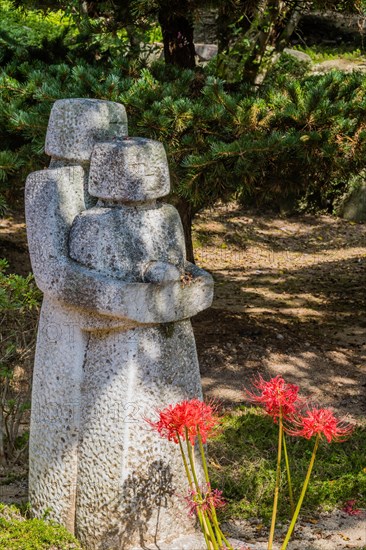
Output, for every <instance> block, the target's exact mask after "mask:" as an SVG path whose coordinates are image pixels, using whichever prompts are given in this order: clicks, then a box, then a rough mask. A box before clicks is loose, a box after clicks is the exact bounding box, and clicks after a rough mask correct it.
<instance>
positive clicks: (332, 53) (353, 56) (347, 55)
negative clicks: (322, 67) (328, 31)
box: [294, 44, 365, 63]
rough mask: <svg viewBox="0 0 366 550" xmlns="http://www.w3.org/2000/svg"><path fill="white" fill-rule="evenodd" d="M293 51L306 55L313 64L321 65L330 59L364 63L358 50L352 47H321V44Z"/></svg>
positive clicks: (301, 47)
mask: <svg viewBox="0 0 366 550" xmlns="http://www.w3.org/2000/svg"><path fill="white" fill-rule="evenodd" d="M294 49H296V50H298V51H299V52H303V53H306V54H308V55H309V56H310V57H311V59H312V61H313V63H321V62H322V61H329V60H332V59H339V58H342V59H348V60H350V61H364V60H365V55H364V54H363V53H362V52H361V50H360V49H354V46H352V45H345V46H342V45H341V44H339V45H337V46H323V45H322V44H314V45H313V46H311V47H303V46H299V45H297V46H295V47H294Z"/></svg>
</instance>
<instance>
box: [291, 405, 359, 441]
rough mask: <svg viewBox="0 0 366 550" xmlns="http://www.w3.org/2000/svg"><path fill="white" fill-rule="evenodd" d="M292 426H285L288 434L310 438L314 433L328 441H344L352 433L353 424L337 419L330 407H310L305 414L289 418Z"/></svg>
mask: <svg viewBox="0 0 366 550" xmlns="http://www.w3.org/2000/svg"><path fill="white" fill-rule="evenodd" d="M291 424H292V426H293V427H290V428H287V429H286V431H287V433H289V434H290V435H294V436H300V437H305V439H310V438H311V437H313V436H314V435H320V436H321V437H322V436H324V437H325V439H326V440H327V441H328V443H331V442H332V441H338V442H341V441H345V440H346V439H347V438H348V437H349V436H350V435H351V433H352V431H353V426H352V425H351V424H348V423H347V422H344V421H342V420H339V419H337V418H336V417H335V416H334V414H333V412H332V411H331V410H330V409H317V408H312V409H309V410H308V411H306V412H305V414H298V415H295V416H294V417H292V418H291Z"/></svg>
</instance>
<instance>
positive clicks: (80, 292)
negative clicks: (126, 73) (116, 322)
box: [25, 166, 213, 323]
mask: <svg viewBox="0 0 366 550" xmlns="http://www.w3.org/2000/svg"><path fill="white" fill-rule="evenodd" d="M25 202H26V222H27V232H28V243H29V251H30V256H31V262H32V268H33V272H34V276H35V279H36V283H37V285H38V287H39V288H40V289H41V290H42V292H44V294H45V295H47V296H48V297H50V298H51V299H54V300H57V301H60V302H63V303H65V304H66V305H68V306H71V307H74V308H79V309H82V310H86V311H90V312H93V313H98V314H100V315H106V316H109V317H119V318H127V319H130V320H133V321H136V322H142V323H165V322H170V321H175V320H179V319H183V318H187V317H191V316H192V315H195V314H196V313H198V312H199V311H201V310H203V309H205V308H207V307H209V305H210V304H211V302H212V295H213V281H212V278H211V276H210V275H209V274H207V273H206V272H205V271H203V270H200V269H199V268H196V267H195V266H192V267H191V268H190V269H192V274H194V279H195V280H194V282H192V284H190V285H185V284H184V283H183V282H181V281H167V282H166V283H162V284H156V283H125V282H123V281H120V280H118V279H113V278H110V277H105V276H103V275H101V274H100V273H98V272H96V271H93V270H89V269H87V268H85V267H83V266H81V265H79V264H78V263H76V262H74V261H73V260H71V259H70V258H69V255H68V236H69V231H70V228H71V225H72V222H73V220H74V218H75V216H76V215H77V214H79V213H80V212H81V211H82V210H84V208H85V206H84V170H83V168H82V167H80V166H68V167H62V168H58V169H53V170H42V171H39V172H34V173H33V174H30V175H29V176H28V179H27V182H26V198H25ZM187 265H188V264H187ZM190 265H191V264H190Z"/></svg>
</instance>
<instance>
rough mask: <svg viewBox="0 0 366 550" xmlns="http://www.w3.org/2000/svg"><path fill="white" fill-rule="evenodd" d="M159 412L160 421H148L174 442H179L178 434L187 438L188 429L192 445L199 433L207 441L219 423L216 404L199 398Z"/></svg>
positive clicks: (163, 435) (203, 440)
mask: <svg viewBox="0 0 366 550" xmlns="http://www.w3.org/2000/svg"><path fill="white" fill-rule="evenodd" d="M157 413H158V415H159V420H158V421H156V422H153V421H152V420H147V422H148V423H149V424H150V426H151V427H152V428H154V430H156V431H157V432H158V433H159V434H160V435H161V437H164V438H166V439H168V440H169V441H174V443H178V436H179V437H180V438H181V439H183V440H185V439H186V431H187V432H188V439H189V441H190V442H191V444H192V445H194V443H195V440H196V437H197V435H198V433H199V434H200V436H201V438H202V442H203V443H206V441H207V438H208V437H210V436H211V435H213V433H214V432H215V429H216V428H217V426H218V423H219V418H218V417H217V415H216V411H215V408H214V406H213V405H209V404H206V403H204V402H203V401H200V400H199V399H191V400H190V401H182V402H181V403H177V404H176V405H169V406H168V407H166V408H165V409H162V410H157Z"/></svg>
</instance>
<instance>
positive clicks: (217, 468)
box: [209, 407, 366, 521]
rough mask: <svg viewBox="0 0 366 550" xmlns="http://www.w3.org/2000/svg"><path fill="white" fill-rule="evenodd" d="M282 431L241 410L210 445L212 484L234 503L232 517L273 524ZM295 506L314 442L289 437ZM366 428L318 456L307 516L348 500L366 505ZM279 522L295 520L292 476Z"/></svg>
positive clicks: (283, 494) (256, 412)
mask: <svg viewBox="0 0 366 550" xmlns="http://www.w3.org/2000/svg"><path fill="white" fill-rule="evenodd" d="M277 438H278V428H277V427H276V426H274V424H273V421H272V420H271V419H270V418H269V417H268V416H266V415H265V414H264V413H263V412H262V411H261V410H259V409H255V408H249V409H248V408H244V407H243V408H241V409H237V410H236V411H234V412H233V413H231V414H228V415H226V417H225V420H224V424H223V431H222V433H221V435H220V436H219V437H218V438H217V439H216V440H215V441H213V442H212V443H211V444H210V448H209V451H210V457H211V478H212V481H213V482H214V483H215V485H217V486H218V487H220V489H223V493H224V496H225V497H226V498H227V499H228V508H227V511H226V514H227V515H228V516H229V517H235V516H236V517H238V516H244V517H251V516H258V517H261V518H263V519H265V520H266V521H269V520H270V517H271V512H272V504H273V490H274V484H275V474H276V449H277ZM287 441H288V444H287V447H288V452H289V458H290V463H291V468H292V481H293V487H294V494H295V500H296V498H298V496H299V494H300V491H301V487H302V483H303V481H304V478H305V475H306V471H307V468H308V465H309V461H310V457H311V453H312V450H313V446H314V441H306V440H304V439H295V438H291V437H288V438H287ZM365 453H366V438H365V428H358V429H357V430H356V431H355V432H354V434H353V435H352V436H351V439H350V440H349V441H346V442H344V443H333V444H330V445H329V444H326V443H324V444H323V445H322V446H321V448H320V449H319V451H318V456H317V461H316V463H315V466H314V470H313V475H312V479H311V481H310V485H309V488H308V492H307V495H306V498H305V501H304V506H303V511H302V514H305V515H306V514H309V513H311V512H313V511H315V510H316V509H318V508H319V507H320V508H322V509H327V510H329V509H333V508H334V507H335V506H342V505H343V504H344V502H346V501H347V500H356V501H357V506H361V507H362V506H364V505H365V504H366V499H365V495H366V471H365V461H364V457H365ZM281 491H282V492H281V498H280V508H279V516H280V517H282V518H286V517H287V518H288V517H289V500H288V491H287V487H286V472H285V470H284V471H283V475H282V488H281Z"/></svg>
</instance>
